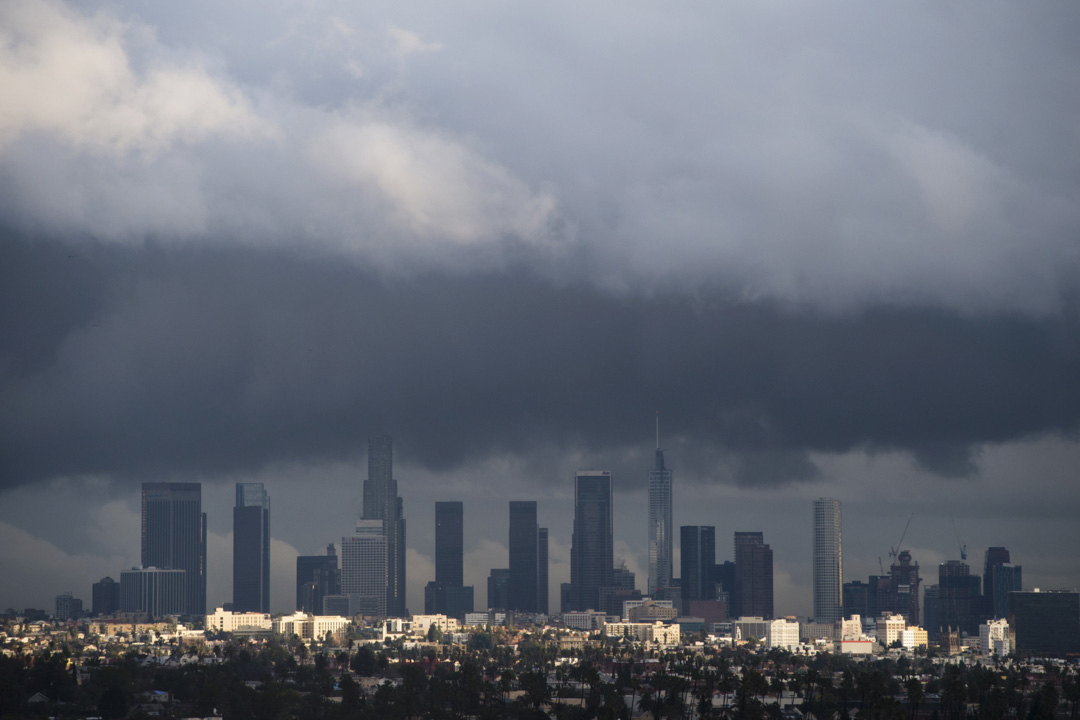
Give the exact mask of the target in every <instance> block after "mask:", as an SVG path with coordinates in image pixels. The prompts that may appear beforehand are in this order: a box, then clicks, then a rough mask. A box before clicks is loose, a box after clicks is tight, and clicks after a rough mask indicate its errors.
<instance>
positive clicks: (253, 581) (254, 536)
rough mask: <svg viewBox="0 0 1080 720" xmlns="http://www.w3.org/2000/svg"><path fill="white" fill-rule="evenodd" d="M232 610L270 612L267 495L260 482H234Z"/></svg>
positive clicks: (268, 505) (268, 499) (268, 511)
mask: <svg viewBox="0 0 1080 720" xmlns="http://www.w3.org/2000/svg"><path fill="white" fill-rule="evenodd" d="M233 611H234V612H261V613H268V612H270V495H268V494H267V492H266V489H265V488H264V487H263V484H262V483H236V505H235V507H233Z"/></svg>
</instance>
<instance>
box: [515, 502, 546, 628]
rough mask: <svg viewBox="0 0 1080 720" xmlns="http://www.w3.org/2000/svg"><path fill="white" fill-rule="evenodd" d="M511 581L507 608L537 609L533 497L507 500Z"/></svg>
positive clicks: (537, 528)
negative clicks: (508, 506) (508, 507)
mask: <svg viewBox="0 0 1080 720" xmlns="http://www.w3.org/2000/svg"><path fill="white" fill-rule="evenodd" d="M509 539H510V543H509V544H510V584H509V586H508V588H507V593H508V596H509V597H508V606H507V610H517V611H518V612H527V613H534V612H536V605H537V599H538V597H539V580H540V564H539V561H540V548H539V539H540V526H539V525H538V524H537V522H536V501H535V500H511V501H510V538H509Z"/></svg>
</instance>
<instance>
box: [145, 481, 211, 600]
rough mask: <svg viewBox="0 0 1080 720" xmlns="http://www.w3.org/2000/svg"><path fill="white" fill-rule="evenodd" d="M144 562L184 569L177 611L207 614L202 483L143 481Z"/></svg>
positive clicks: (148, 564)
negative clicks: (180, 599) (179, 603)
mask: <svg viewBox="0 0 1080 720" xmlns="http://www.w3.org/2000/svg"><path fill="white" fill-rule="evenodd" d="M142 565H143V567H146V568H150V567H154V568H160V569H176V570H183V571H184V575H183V579H182V585H183V588H182V603H181V605H180V608H179V609H178V610H177V612H179V613H181V614H183V615H205V614H206V514H205V513H204V512H203V511H202V485H200V484H199V483H143V485H142ZM170 607H171V606H170ZM159 609H160V608H159Z"/></svg>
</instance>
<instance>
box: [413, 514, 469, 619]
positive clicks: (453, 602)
mask: <svg viewBox="0 0 1080 720" xmlns="http://www.w3.org/2000/svg"><path fill="white" fill-rule="evenodd" d="M464 538H465V522H464V505H463V504H462V503H461V502H460V501H452V502H436V503H435V580H434V581H432V582H429V583H428V584H427V585H426V586H425V587H424V612H425V613H427V614H428V615H435V614H443V615H448V616H450V617H455V618H458V619H459V620H464V618H465V614H466V613H471V612H472V611H473V589H472V586H468V587H465V586H463V582H464V570H465V539H464Z"/></svg>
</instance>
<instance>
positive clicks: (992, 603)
mask: <svg viewBox="0 0 1080 720" xmlns="http://www.w3.org/2000/svg"><path fill="white" fill-rule="evenodd" d="M1023 589H1024V584H1023V582H1022V580H1021V573H1020V566H1019V565H1012V564H1010V557H1009V551H1008V550H1006V549H1005V548H1003V547H992V548H988V549H987V551H986V565H985V572H984V573H983V597H984V598H986V600H985V601H984V607H985V608H986V614H987V615H990V616H992V617H995V618H1003V617H1005V615H1006V614H1007V613H1008V612H1009V593H1010V592H1018V591H1020V590H1023Z"/></svg>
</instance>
